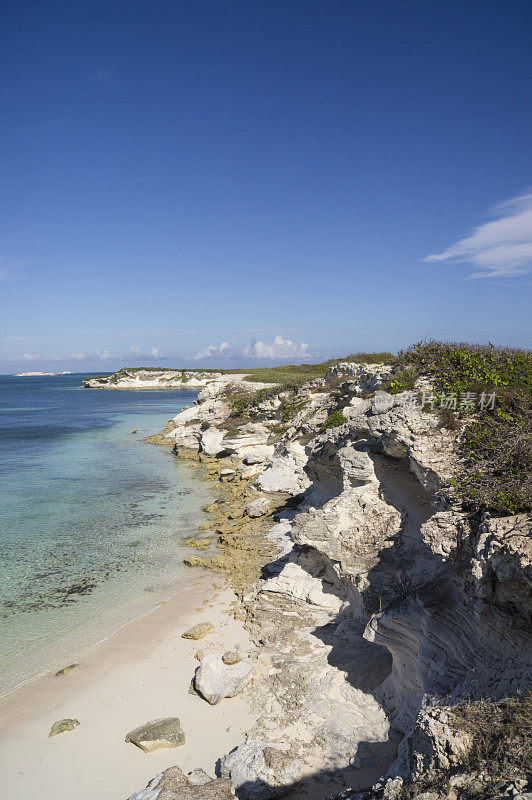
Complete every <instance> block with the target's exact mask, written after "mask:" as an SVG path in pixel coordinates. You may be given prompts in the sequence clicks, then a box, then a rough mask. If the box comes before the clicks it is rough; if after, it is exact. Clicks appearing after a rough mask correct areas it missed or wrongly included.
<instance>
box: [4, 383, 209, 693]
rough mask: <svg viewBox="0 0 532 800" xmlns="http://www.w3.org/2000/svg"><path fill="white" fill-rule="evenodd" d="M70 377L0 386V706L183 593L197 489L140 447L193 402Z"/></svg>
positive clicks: (170, 393)
mask: <svg viewBox="0 0 532 800" xmlns="http://www.w3.org/2000/svg"><path fill="white" fill-rule="evenodd" d="M82 377H83V375H62V376H53V377H20V378H15V377H10V376H0V641H1V646H0V694H2V693H5V692H7V691H9V690H11V689H13V688H14V687H16V686H17V685H19V684H21V683H23V682H25V681H27V680H28V679H30V678H32V677H34V676H35V675H38V674H40V673H42V672H44V671H46V670H48V669H58V668H60V667H63V666H65V665H66V664H67V663H69V661H71V660H72V658H73V657H74V656H75V655H76V653H78V652H80V651H82V650H83V649H84V648H86V647H87V646H90V645H91V644H94V643H95V642H97V641H99V640H101V639H103V638H106V637H107V636H109V635H110V634H111V633H112V632H113V631H114V630H116V629H117V628H119V627H120V626H121V625H123V624H124V623H126V622H127V621H129V620H131V619H134V618H136V617H138V616H140V615H141V614H143V613H145V612H147V611H148V610H150V609H151V608H154V607H155V606H157V605H158V604H159V603H160V602H161V601H163V600H164V599H166V598H168V597H169V596H171V595H172V594H173V593H175V591H176V590H177V589H179V588H180V587H182V586H184V585H186V584H187V583H190V582H192V577H191V574H190V573H189V572H188V571H187V570H188V568H187V567H185V566H184V565H183V563H182V561H183V555H184V544H183V543H184V540H185V539H186V538H187V537H188V536H192V535H195V534H196V531H197V526H198V524H200V523H201V521H202V512H201V507H202V506H203V505H205V504H206V503H208V502H209V501H210V499H211V496H210V493H209V487H208V486H207V485H205V484H203V483H202V482H201V481H198V480H197V479H195V478H194V474H193V472H192V470H190V468H189V467H187V465H186V464H185V463H182V462H179V461H178V460H177V459H175V458H174V457H173V456H172V454H171V451H170V450H169V449H166V448H161V447H157V446H155V445H149V444H146V443H144V442H143V441H142V440H143V439H144V438H145V437H146V436H147V435H149V434H152V433H157V432H159V431H160V430H162V429H163V428H164V426H165V424H166V422H167V421H168V419H169V418H170V417H172V416H175V414H176V413H177V412H178V411H179V410H180V409H181V408H183V407H184V406H185V405H190V404H191V403H192V402H193V401H194V400H195V399H196V396H197V395H196V393H195V392H192V391H190V390H188V391H187V390H171V389H170V390H159V391H157V390H154V391H151V390H140V391H132V390H122V391H120V390H90V389H82V388H80V384H81V379H82ZM133 429H137V433H135V434H133V433H132V430H133Z"/></svg>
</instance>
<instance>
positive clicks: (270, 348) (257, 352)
mask: <svg viewBox="0 0 532 800" xmlns="http://www.w3.org/2000/svg"><path fill="white" fill-rule="evenodd" d="M310 355H311V354H310V352H309V345H308V344H307V343H306V342H301V343H300V344H297V343H296V342H293V341H292V340H291V339H283V337H282V336H281V335H280V334H278V335H277V336H276V337H275V338H274V339H273V341H271V342H261V341H260V340H253V341H252V342H250V343H249V344H245V345H238V346H236V347H230V346H229V343H228V342H222V343H221V344H220V345H212V344H211V345H209V346H208V347H204V348H203V350H200V351H199V352H198V353H196V355H195V356H193V358H194V359H196V360H198V361H199V360H202V359H215V358H217V359H221V358H223V359H244V358H247V359H273V358H276V359H281V360H285V359H288V358H310Z"/></svg>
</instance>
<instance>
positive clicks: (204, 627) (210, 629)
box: [181, 622, 214, 641]
mask: <svg viewBox="0 0 532 800" xmlns="http://www.w3.org/2000/svg"><path fill="white" fill-rule="evenodd" d="M210 633H214V625H213V624H212V622H198V624H197V625H194V627H193V628H189V630H188V631H185V632H184V633H182V634H181V636H182V638H183V639H194V641H197V640H198V639H203V637H204V636H208V635H209V634H210Z"/></svg>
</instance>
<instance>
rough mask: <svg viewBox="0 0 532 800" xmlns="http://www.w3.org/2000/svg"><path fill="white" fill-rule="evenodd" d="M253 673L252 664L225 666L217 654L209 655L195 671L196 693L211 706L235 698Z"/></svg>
mask: <svg viewBox="0 0 532 800" xmlns="http://www.w3.org/2000/svg"><path fill="white" fill-rule="evenodd" d="M252 672H253V664H250V663H249V662H248V661H238V662H236V663H230V664H227V663H226V662H225V661H224V659H223V656H221V655H220V654H219V653H209V654H207V655H206V656H205V657H204V658H203V659H202V661H201V664H200V666H199V667H198V668H197V669H196V674H195V677H194V686H195V688H196V691H197V692H198V693H199V694H200V695H201V696H202V697H203V698H204V699H205V700H206V701H207V702H208V703H210V704H211V705H212V706H214V705H216V704H217V703H219V702H220V701H221V700H223V699H224V697H235V695H237V694H240V692H242V691H243V690H244V689H245V688H246V686H247V684H248V682H249V679H250V677H251V673H252Z"/></svg>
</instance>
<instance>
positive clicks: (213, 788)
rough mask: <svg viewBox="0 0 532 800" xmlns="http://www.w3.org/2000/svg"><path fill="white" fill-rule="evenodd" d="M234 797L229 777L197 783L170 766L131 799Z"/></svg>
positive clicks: (228, 799) (230, 799) (211, 799)
mask: <svg viewBox="0 0 532 800" xmlns="http://www.w3.org/2000/svg"><path fill="white" fill-rule="evenodd" d="M194 772H201V770H194ZM204 774H205V773H204ZM206 777H207V778H208V776H206ZM233 797H234V791H233V787H232V786H231V781H230V780H229V779H228V778H218V779H217V780H211V779H208V780H206V781H204V782H202V783H200V784H197V783H195V781H194V779H193V778H192V779H189V778H187V777H186V775H184V773H183V772H182V771H181V770H180V769H179V767H170V768H169V769H166V770H165V771H164V772H160V773H159V774H158V775H156V776H155V778H153V779H152V780H151V781H150V782H149V784H148V785H147V787H146V788H145V789H142V790H141V791H140V792H135V794H132V795H131V796H130V797H129V800H233Z"/></svg>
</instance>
